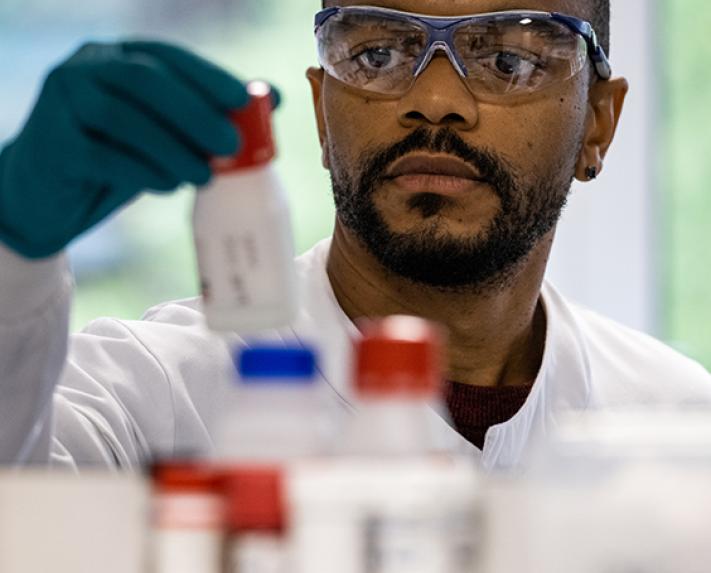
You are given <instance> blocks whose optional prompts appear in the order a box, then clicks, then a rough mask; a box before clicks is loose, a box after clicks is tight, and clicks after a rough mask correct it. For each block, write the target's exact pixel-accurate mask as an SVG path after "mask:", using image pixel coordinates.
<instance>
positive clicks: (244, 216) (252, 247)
mask: <svg viewBox="0 0 711 573" xmlns="http://www.w3.org/2000/svg"><path fill="white" fill-rule="evenodd" d="M247 89H248V92H249V93H250V95H251V98H252V99H251V101H250V103H249V104H248V105H247V106H246V107H245V108H244V109H242V110H239V111H238V112H235V113H233V114H232V119H233V121H234V123H235V125H236V126H237V127H238V128H239V131H240V134H241V141H242V146H241V149H240V152H239V153H238V155H237V156H236V157H233V158H222V159H219V160H215V161H214V162H213V168H214V170H215V171H216V176H215V178H214V180H213V182H212V183H211V184H210V185H208V186H207V187H205V188H204V189H201V190H199V191H198V193H197V197H196V200H195V207H194V212H193V228H194V237H195V245H196V251H197V260H198V271H199V274H200V287H201V292H202V297H203V308H204V313H205V317H206V320H207V325H208V327H209V328H210V329H211V330H214V331H218V332H231V331H237V332H240V333H250V332H257V331H259V330H263V329H267V328H274V327H278V326H283V325H286V324H288V323H289V322H291V320H292V319H293V317H294V314H295V309H296V295H295V288H296V279H295V270H294V261H293V257H294V247H293V237H292V228H291V222H290V218H289V209H288V203H287V199H286V194H285V192H284V189H283V186H282V183H281V181H280V179H279V177H278V176H277V174H276V172H275V170H274V167H273V165H272V159H273V157H274V155H275V149H274V142H273V138H272V129H271V120H270V118H271V107H272V102H271V96H270V87H269V85H268V84H266V83H264V82H251V83H250V84H248V86H247Z"/></svg>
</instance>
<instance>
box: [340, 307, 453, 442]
mask: <svg viewBox="0 0 711 573" xmlns="http://www.w3.org/2000/svg"><path fill="white" fill-rule="evenodd" d="M359 326H360V330H361V333H362V335H363V336H362V338H361V339H360V340H359V341H357V342H356V347H355V356H354V360H355V372H354V392H355V395H356V398H357V400H358V414H357V416H355V417H354V418H353V420H352V423H351V425H350V427H349V428H348V431H347V433H346V437H345V441H344V444H343V446H342V452H344V453H350V454H364V455H418V454H422V455H427V454H432V453H436V452H447V451H449V450H451V449H452V447H453V446H452V445H451V442H450V440H449V439H450V438H451V435H452V434H451V430H450V427H449V424H448V413H447V412H446V407H445V405H444V401H443V383H444V381H443V375H442V370H443V368H442V363H441V361H442V347H443V338H444V335H443V333H442V331H441V329H440V328H439V327H438V326H436V325H434V324H432V323H430V322H427V321H425V320H422V319H420V318H416V317H410V316H391V317H388V318H384V319H381V320H378V321H367V322H361V323H360V325H359Z"/></svg>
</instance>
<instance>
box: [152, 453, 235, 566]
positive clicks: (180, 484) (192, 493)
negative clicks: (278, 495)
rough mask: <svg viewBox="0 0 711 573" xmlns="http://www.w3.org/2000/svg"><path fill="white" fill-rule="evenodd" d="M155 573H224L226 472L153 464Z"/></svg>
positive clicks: (177, 463) (199, 466)
mask: <svg viewBox="0 0 711 573" xmlns="http://www.w3.org/2000/svg"><path fill="white" fill-rule="evenodd" d="M152 477H153V496H152V497H153V515H152V538H151V563H150V572H151V573H195V572H197V571H199V572H200V573H222V563H223V538H224V533H223V529H224V521H225V519H224V518H225V511H224V502H223V497H222V484H221V479H222V476H221V474H220V472H219V471H218V470H217V469H216V468H215V467H214V466H209V465H205V464H200V463H196V462H180V461H172V462H162V463H159V464H156V466H155V467H154V468H153V476H152Z"/></svg>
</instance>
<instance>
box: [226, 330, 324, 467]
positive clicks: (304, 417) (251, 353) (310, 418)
mask: <svg viewBox="0 0 711 573" xmlns="http://www.w3.org/2000/svg"><path fill="white" fill-rule="evenodd" d="M234 362H235V371H236V376H235V378H234V381H233V385H232V389H231V393H230V398H229V399H230V404H227V405H225V406H226V407H225V408H224V412H225V414H224V416H223V419H222V420H221V421H220V423H219V424H218V426H217V428H216V431H215V452H216V456H217V458H218V459H219V460H221V461H226V462H239V463H256V464H260V463H283V462H288V461H289V460H292V459H295V458H299V457H304V456H311V455H316V454H320V453H323V452H324V450H326V449H328V443H329V442H330V441H331V440H332V439H333V436H334V426H333V424H332V419H331V418H330V416H329V411H330V409H329V402H328V395H327V394H326V392H325V389H324V387H323V383H322V381H321V380H320V379H319V376H318V369H317V357H316V354H315V352H314V351H313V350H312V349H310V348H304V347H301V346H290V345H284V344H283V343H281V345H277V344H271V345H257V346H252V347H249V348H242V349H238V350H237V351H235V355H234Z"/></svg>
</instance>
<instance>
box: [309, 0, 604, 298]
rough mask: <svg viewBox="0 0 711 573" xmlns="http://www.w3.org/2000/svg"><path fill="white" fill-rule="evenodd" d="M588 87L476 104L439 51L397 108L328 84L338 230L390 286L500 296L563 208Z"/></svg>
mask: <svg viewBox="0 0 711 573" xmlns="http://www.w3.org/2000/svg"><path fill="white" fill-rule="evenodd" d="M341 4H342V5H357V4H367V5H378V6H383V7H387V8H394V9H398V10H403V11H409V12H414V13H422V14H431V15H437V16H456V15H462V14H474V13H483V12H493V11H500V10H508V9H518V8H521V9H530V10H544V11H559V12H567V13H569V14H571V15H574V16H578V17H582V18H587V17H589V15H588V14H585V13H581V10H580V9H578V10H577V11H576V9H575V7H576V6H577V5H579V4H582V3H576V2H571V1H563V0H538V1H532V0H526V1H524V0H522V1H520V2H518V3H512V2H507V1H505V0H447V1H442V0H378V1H375V0H369V1H348V2H346V1H344V2H341ZM589 81H590V74H589V73H588V71H587V68H586V69H585V70H584V71H583V72H581V73H579V74H578V75H577V76H575V77H574V78H572V79H571V80H569V81H567V82H565V83H563V84H559V85H555V86H553V87H550V88H548V89H546V90H544V91H543V92H541V93H540V94H536V95H534V96H531V97H527V98H525V99H522V100H519V101H516V102H515V103H511V102H507V103H492V102H484V101H480V100H478V99H477V98H476V97H475V96H473V95H472V93H471V92H470V91H469V89H468V88H467V86H466V85H465V84H464V82H463V81H462V79H461V78H460V77H459V75H458V74H457V72H456V71H455V69H454V68H453V67H452V65H451V63H450V61H449V60H448V59H447V58H446V57H445V56H443V55H442V53H441V52H440V53H439V55H437V56H436V57H435V58H434V59H433V60H432V62H431V63H430V65H429V66H428V68H427V69H426V70H425V71H424V72H423V74H422V75H421V76H420V77H419V78H418V79H417V82H416V83H415V85H414V86H413V87H412V89H411V90H410V91H409V92H408V93H406V94H405V95H403V96H401V97H398V98H393V97H385V96H381V95H378V94H373V93H366V92H363V91H360V90H357V89H353V88H350V87H348V86H346V85H345V84H343V83H341V82H338V81H337V80H335V79H333V78H331V77H329V76H328V75H326V76H325V77H324V79H323V85H322V86H321V88H322V89H321V104H320V105H321V106H322V113H323V116H322V137H323V140H324V141H323V143H324V156H325V161H326V163H327V165H328V167H329V168H330V171H331V177H332V182H333V190H334V196H335V201H336V208H337V213H338V217H339V221H340V223H341V224H342V225H344V226H345V227H346V228H347V229H348V230H349V231H350V232H351V234H353V235H355V237H356V238H357V239H358V240H360V242H361V243H362V244H363V245H364V246H365V247H366V248H367V249H368V251H370V252H371V253H372V254H373V255H374V256H375V257H376V259H377V260H379V261H380V263H382V265H383V266H384V267H385V268H387V269H388V270H390V271H391V272H394V273H395V274H397V275H399V276H402V277H404V278H407V279H410V280H413V281H415V282H418V283H421V284H426V285H430V286H435V287H439V288H447V289H452V288H454V289H462V288H464V289H475V290H481V289H492V288H500V287H501V286H503V285H505V284H506V283H507V279H508V278H509V277H510V276H511V274H512V271H513V270H514V269H516V268H517V265H518V264H519V263H520V262H521V261H523V260H525V259H526V255H527V254H528V253H529V252H530V251H531V249H532V248H533V247H534V246H535V245H536V244H537V243H538V242H539V241H540V240H541V239H543V238H544V237H546V236H548V235H549V234H550V233H551V232H552V230H553V229H554V227H555V224H556V222H557V220H558V218H559V216H560V212H561V210H562V208H563V207H564V205H565V202H566V198H567V195H568V192H569V189H570V184H571V181H572V179H573V176H574V173H575V169H576V164H577V161H578V155H579V152H580V149H581V144H582V140H583V134H584V131H585V120H586V114H587V108H588V106H587V100H588V88H589ZM442 172H444V173H445V174H441V173H442ZM453 174H454V175H453Z"/></svg>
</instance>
